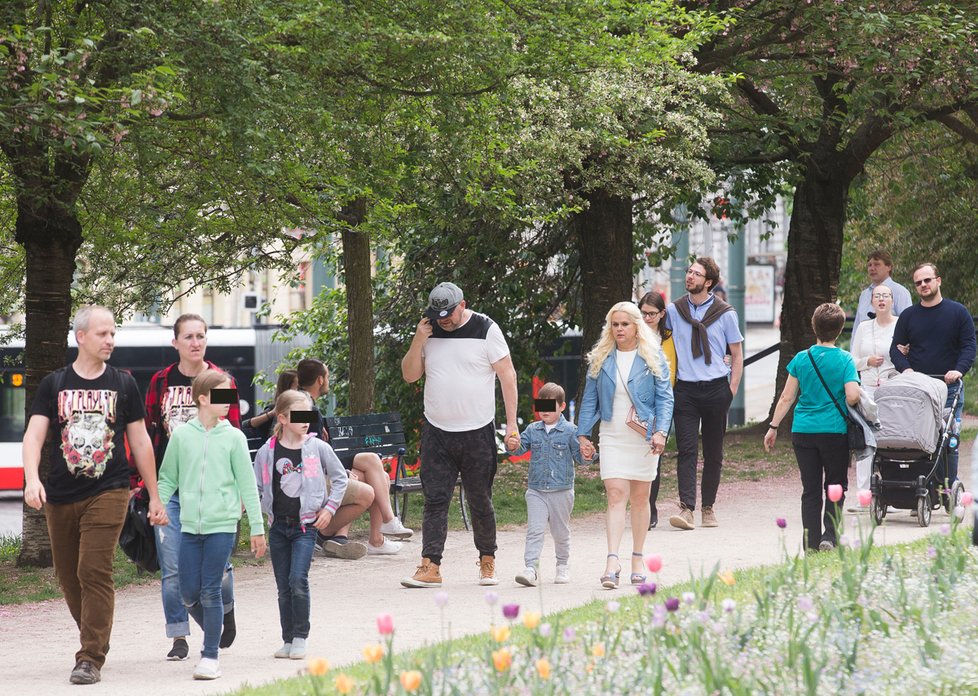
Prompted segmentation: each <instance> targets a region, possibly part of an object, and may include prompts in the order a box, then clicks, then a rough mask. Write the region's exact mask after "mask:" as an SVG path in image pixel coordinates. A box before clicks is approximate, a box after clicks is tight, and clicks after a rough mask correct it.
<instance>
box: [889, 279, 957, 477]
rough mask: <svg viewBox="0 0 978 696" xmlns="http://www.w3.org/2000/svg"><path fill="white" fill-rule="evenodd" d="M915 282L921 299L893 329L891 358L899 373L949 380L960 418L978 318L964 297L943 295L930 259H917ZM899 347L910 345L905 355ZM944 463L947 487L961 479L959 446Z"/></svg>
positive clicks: (949, 391) (949, 399)
mask: <svg viewBox="0 0 978 696" xmlns="http://www.w3.org/2000/svg"><path fill="white" fill-rule="evenodd" d="M913 284H914V285H915V286H916V288H917V295H918V296H919V297H920V302H919V303H917V304H915V305H913V306H912V307H910V308H909V309H907V310H906V311H905V312H903V313H902V314H901V315H900V317H899V318H898V319H897V323H896V327H895V328H894V330H893V343H892V344H891V346H890V359H891V360H892V361H893V365H894V367H896V369H897V370H899V371H900V372H908V371H910V370H915V371H917V372H923V373H924V374H928V375H931V376H941V377H943V378H944V382H945V383H946V384H947V402H946V403H945V408H949V407H950V406H951V403H952V402H953V401H954V397H955V395H958V394H959V392H960V395H959V398H958V404H957V407H956V408H955V411H954V418H955V420H958V419H960V418H961V413H962V409H963V408H964V375H965V374H967V372H968V370H970V369H971V367H972V366H973V365H974V364H975V350H976V343H975V322H974V319H973V318H972V316H971V313H970V312H969V311H968V308H967V307H965V306H964V305H963V304H961V303H960V302H955V301H954V300H949V299H947V298H945V297H943V295H942V294H941V275H940V273H939V272H938V270H937V266H936V265H935V264H933V263H931V262H929V261H927V262H924V263H920V264H917V267H916V268H914V270H913ZM900 346H904V347H906V349H907V351H908V352H907V354H906V355H904V354H903V351H901V350H900ZM943 461H946V462H947V465H946V467H943V466H942V470H941V471H938V475H939V477H940V479H941V480H942V481H944V482H945V484H946V487H948V488H950V486H951V485H952V484H953V483H954V482H955V481H957V480H958V450H957V448H952V449H950V451H949V452H948V455H947V457H946V458H942V462H943Z"/></svg>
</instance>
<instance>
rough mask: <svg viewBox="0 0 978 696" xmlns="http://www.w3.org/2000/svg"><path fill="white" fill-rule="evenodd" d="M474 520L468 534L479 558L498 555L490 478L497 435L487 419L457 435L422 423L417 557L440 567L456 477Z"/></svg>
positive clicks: (492, 476)
mask: <svg viewBox="0 0 978 696" xmlns="http://www.w3.org/2000/svg"><path fill="white" fill-rule="evenodd" d="M459 475H461V477H462V485H463V486H464V487H465V499H466V501H467V502H468V504H469V512H470V517H471V519H472V538H473V541H474V542H475V547H476V548H477V549H478V550H479V554H480V555H482V556H494V555H495V553H496V511H495V510H494V509H493V507H492V482H493V480H494V479H495V478H496V434H495V430H494V428H493V424H492V423H489V424H487V425H485V426H483V427H481V428H479V429H477V430H468V431H465V432H460V433H453V432H448V431H446V430H439V429H438V428H436V427H435V426H433V425H432V424H431V423H428V422H427V421H425V424H424V429H423V431H422V433H421V489H422V491H423V492H424V519H423V520H422V522H421V535H422V546H421V555H422V556H423V557H424V558H428V559H430V560H431V561H432V562H433V563H436V564H438V565H441V555H442V552H443V551H444V550H445V538H446V537H447V536H448V508H449V506H450V505H451V502H452V494H453V493H454V491H455V484H456V482H457V481H458V477H459Z"/></svg>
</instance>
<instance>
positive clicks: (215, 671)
mask: <svg viewBox="0 0 978 696" xmlns="http://www.w3.org/2000/svg"><path fill="white" fill-rule="evenodd" d="M220 676H221V665H220V663H218V661H217V658H216V657H202V658H200V662H198V663H197V668H196V669H195V670H194V679H217V678H218V677H220Z"/></svg>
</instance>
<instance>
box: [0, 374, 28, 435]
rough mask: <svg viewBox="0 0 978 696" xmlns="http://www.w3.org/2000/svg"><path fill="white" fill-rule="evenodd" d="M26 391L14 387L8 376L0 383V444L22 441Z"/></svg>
mask: <svg viewBox="0 0 978 696" xmlns="http://www.w3.org/2000/svg"><path fill="white" fill-rule="evenodd" d="M26 398H27V391H26V390H25V389H24V388H23V387H14V386H12V385H11V383H10V375H9V374H8V375H7V379H5V380H4V381H3V383H0V442H20V441H22V440H23V439H24V407H25V406H26V401H25V399H26Z"/></svg>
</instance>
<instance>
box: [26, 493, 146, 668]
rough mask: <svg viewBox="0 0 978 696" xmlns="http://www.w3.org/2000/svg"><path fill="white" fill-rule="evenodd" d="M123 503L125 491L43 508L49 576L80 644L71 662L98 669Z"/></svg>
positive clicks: (105, 644)
mask: <svg viewBox="0 0 978 696" xmlns="http://www.w3.org/2000/svg"><path fill="white" fill-rule="evenodd" d="M128 502H129V491H128V490H127V489H125V488H116V489H113V490H110V491H106V492H105V493H99V494H98V495H94V496H92V497H91V498H85V499H84V500H80V501H78V502H77V503H64V504H57V503H46V504H45V505H44V517H45V518H46V519H47V523H48V536H49V537H50V539H51V556H52V558H53V559H54V572H55V575H56V576H57V577H58V584H59V585H61V590H62V591H63V592H64V596H65V602H66V603H67V605H68V611H70V612H71V618H73V619H74V620H75V624H77V626H78V631H79V634H80V638H81V648H80V649H79V651H78V652H77V653H75V662H76V663H77V662H78V661H79V660H88V661H89V662H91V663H92V664H94V665H95V666H96V667H98V668H99V669H101V668H102V665H103V664H105V653H107V652H108V650H109V637H110V636H111V634H112V620H113V616H114V614H115V583H114V582H113V580H112V558H113V556H114V555H115V547H116V544H118V543H119V532H121V531H122V524H123V522H125V520H126V506H127V505H128ZM38 648H39V649H42V646H38Z"/></svg>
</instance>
